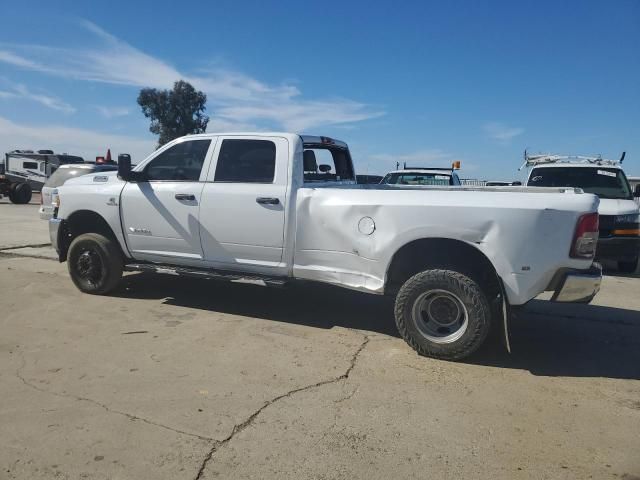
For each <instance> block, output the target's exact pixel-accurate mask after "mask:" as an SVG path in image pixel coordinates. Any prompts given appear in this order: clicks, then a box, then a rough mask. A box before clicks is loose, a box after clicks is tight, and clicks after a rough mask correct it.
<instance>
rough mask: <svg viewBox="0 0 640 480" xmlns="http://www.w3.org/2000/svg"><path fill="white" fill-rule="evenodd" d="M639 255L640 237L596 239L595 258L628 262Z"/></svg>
mask: <svg viewBox="0 0 640 480" xmlns="http://www.w3.org/2000/svg"><path fill="white" fill-rule="evenodd" d="M639 255H640V237H605V238H599V239H598V247H597V249H596V258H597V259H598V260H613V261H616V262H619V261H623V262H630V261H633V260H635V259H636V258H638V256H639Z"/></svg>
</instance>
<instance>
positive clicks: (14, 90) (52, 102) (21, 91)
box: [0, 84, 76, 113]
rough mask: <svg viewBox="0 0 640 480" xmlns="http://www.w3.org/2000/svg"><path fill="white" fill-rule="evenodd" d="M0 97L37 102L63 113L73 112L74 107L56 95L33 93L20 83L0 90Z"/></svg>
mask: <svg viewBox="0 0 640 480" xmlns="http://www.w3.org/2000/svg"><path fill="white" fill-rule="evenodd" d="M0 98H5V99H15V98H23V99H26V100H29V101H32V102H37V103H39V104H41V105H44V106H45V107H47V108H51V109H53V110H58V111H59V112H64V113H74V112H75V111H76V109H75V108H74V107H72V106H71V105H69V104H68V103H66V102H63V101H62V100H60V99H59V98H57V97H52V96H50V95H45V94H42V93H35V92H32V91H30V90H29V89H28V88H27V87H25V86H24V85H22V84H15V85H11V86H10V87H9V90H4V91H0Z"/></svg>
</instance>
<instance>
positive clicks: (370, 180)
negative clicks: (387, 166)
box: [356, 175, 382, 185]
mask: <svg viewBox="0 0 640 480" xmlns="http://www.w3.org/2000/svg"><path fill="white" fill-rule="evenodd" d="M356 181H357V182H358V183H359V184H361V185H374V184H377V183H380V182H381V181H382V175H356Z"/></svg>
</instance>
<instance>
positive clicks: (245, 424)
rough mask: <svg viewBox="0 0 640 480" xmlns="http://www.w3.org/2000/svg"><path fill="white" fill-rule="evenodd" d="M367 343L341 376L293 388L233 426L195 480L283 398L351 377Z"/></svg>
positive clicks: (210, 454) (212, 450) (205, 462)
mask: <svg viewBox="0 0 640 480" xmlns="http://www.w3.org/2000/svg"><path fill="white" fill-rule="evenodd" d="M368 343H369V335H364V340H363V341H362V343H361V344H360V346H359V347H358V349H357V350H356V351H355V352H354V354H353V355H352V357H351V362H350V364H349V367H348V368H347V370H346V371H345V372H344V373H343V374H342V375H340V376H338V377H334V378H331V379H328V380H322V381H321V382H317V383H314V384H312V385H306V386H304V387H299V388H295V389H293V390H289V391H288V392H286V393H283V394H282V395H278V396H277V397H275V398H273V399H271V400H269V401H268V402H266V403H265V404H263V405H262V406H261V407H260V408H259V409H258V410H256V411H255V412H253V413H252V414H251V415H250V416H249V417H247V419H246V420H245V421H243V422H242V423H238V424H236V425H234V426H233V429H232V430H231V433H230V434H229V435H228V436H227V437H226V438H225V439H224V440H221V441H217V442H215V443H214V444H213V446H212V447H211V449H210V450H209V451H208V452H207V455H206V456H205V457H204V459H203V460H202V463H201V464H200V469H199V470H198V474H197V475H196V477H195V480H200V479H201V478H202V475H204V472H205V470H206V468H207V465H208V464H209V462H210V461H211V460H212V459H213V455H214V454H215V453H216V452H217V451H218V450H219V449H220V448H221V447H224V446H225V445H227V444H228V443H229V442H231V440H233V437H235V436H236V435H237V434H238V433H240V432H242V431H243V430H245V429H246V428H247V427H249V426H251V425H252V424H253V423H254V422H255V420H256V418H258V416H259V415H260V414H261V413H262V412H263V411H264V410H266V409H267V408H268V407H270V406H271V405H273V404H275V403H277V402H279V401H280V400H282V399H283V398H288V397H291V396H292V395H295V394H296V393H300V392H304V391H306V390H311V389H313V388H317V387H322V386H324V385H328V384H331V383H338V382H340V381H342V380H346V379H347V378H349V375H351V372H352V371H353V369H354V367H355V366H356V362H357V360H358V356H359V355H360V353H362V351H363V350H364V348H365V347H366V346H367V344H368Z"/></svg>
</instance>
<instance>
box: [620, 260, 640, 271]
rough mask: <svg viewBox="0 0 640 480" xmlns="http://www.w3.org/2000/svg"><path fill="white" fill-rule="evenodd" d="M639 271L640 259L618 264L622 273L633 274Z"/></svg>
mask: <svg viewBox="0 0 640 480" xmlns="http://www.w3.org/2000/svg"><path fill="white" fill-rule="evenodd" d="M637 269H638V258H635V259H634V260H631V261H629V262H618V270H620V271H621V272H622V273H633V272H635V271H636V270H637Z"/></svg>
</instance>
